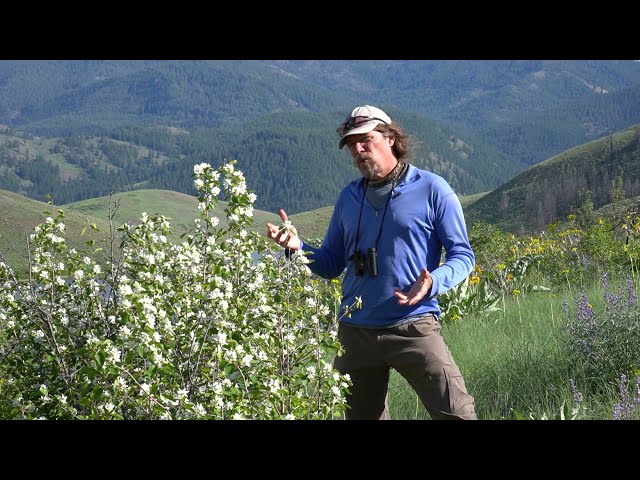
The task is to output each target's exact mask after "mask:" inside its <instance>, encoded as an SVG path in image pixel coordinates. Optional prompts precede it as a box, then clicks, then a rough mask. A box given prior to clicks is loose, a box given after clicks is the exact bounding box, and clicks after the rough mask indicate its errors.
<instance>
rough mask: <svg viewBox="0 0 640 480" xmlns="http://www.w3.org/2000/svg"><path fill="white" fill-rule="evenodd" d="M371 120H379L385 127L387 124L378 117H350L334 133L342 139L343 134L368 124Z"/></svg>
mask: <svg viewBox="0 0 640 480" xmlns="http://www.w3.org/2000/svg"><path fill="white" fill-rule="evenodd" d="M371 120H379V121H381V122H382V123H384V124H385V125H386V124H387V122H385V121H384V120H382V119H381V118H378V117H350V118H349V119H348V120H347V121H346V122H343V123H341V124H340V125H338V128H336V132H338V135H340V136H341V137H343V136H344V134H345V133H347V132H348V131H349V130H352V129H354V128H356V127H359V126H360V125H362V124H364V123H367V122H370V121H371Z"/></svg>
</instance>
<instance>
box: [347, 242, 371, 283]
mask: <svg viewBox="0 0 640 480" xmlns="http://www.w3.org/2000/svg"><path fill="white" fill-rule="evenodd" d="M377 254H378V253H377V252H376V249H375V248H373V247H372V248H369V249H368V250H367V254H366V255H365V254H364V253H362V252H361V251H360V249H359V248H358V249H356V251H355V252H353V255H351V256H350V257H349V260H352V261H353V266H354V267H355V270H356V276H358V277H361V276H362V275H364V272H365V271H366V272H367V273H368V274H369V276H371V277H377V276H378V262H377V259H376V257H377Z"/></svg>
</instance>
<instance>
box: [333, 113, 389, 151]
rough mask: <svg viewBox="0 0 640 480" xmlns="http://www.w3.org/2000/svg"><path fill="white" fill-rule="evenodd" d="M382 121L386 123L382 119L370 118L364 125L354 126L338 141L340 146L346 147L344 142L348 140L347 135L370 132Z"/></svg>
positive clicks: (340, 147)
mask: <svg viewBox="0 0 640 480" xmlns="http://www.w3.org/2000/svg"><path fill="white" fill-rule="evenodd" d="M381 123H384V122H383V121H381V120H369V121H368V122H366V123H363V124H362V125H358V126H357V127H356V128H352V129H351V130H349V131H348V132H347V133H345V134H344V135H343V136H342V138H340V142H339V143H338V148H339V149H342V147H344V144H345V142H346V141H347V137H348V136H349V135H358V134H359V133H368V132H370V131H371V130H373V129H374V128H376V127H377V126H378V125H380V124H381Z"/></svg>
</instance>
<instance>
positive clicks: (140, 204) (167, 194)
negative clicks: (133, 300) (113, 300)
mask: <svg viewBox="0 0 640 480" xmlns="http://www.w3.org/2000/svg"><path fill="white" fill-rule="evenodd" d="M111 201H112V202H113V206H115V202H119V206H118V209H117V210H116V213H115V215H114V217H113V225H114V227H119V226H120V225H122V224H125V223H134V224H135V223H137V222H138V221H139V219H140V217H141V215H142V212H147V214H148V215H150V216H152V215H160V214H162V215H165V216H166V217H169V223H170V224H171V228H172V230H173V234H172V235H171V238H170V240H171V241H173V242H180V241H181V239H180V236H181V235H182V234H183V233H186V232H189V231H192V228H193V220H194V219H195V218H198V207H197V205H198V201H197V199H196V198H195V197H193V196H189V195H185V194H182V193H178V192H172V191H162V190H136V191H133V192H124V193H119V194H114V195H113V196H112V198H111ZM226 205H227V203H226V202H224V201H220V202H219V203H218V206H217V207H216V212H217V213H216V214H217V215H218V217H219V218H220V223H221V224H222V225H225V224H226V217H225V214H224V209H225V207H226ZM58 209H60V210H63V211H64V214H65V219H64V223H65V226H66V229H65V232H64V237H65V238H66V239H67V242H68V244H69V245H70V246H71V247H74V248H76V249H78V250H81V251H87V252H91V249H90V248H88V247H87V245H86V242H87V241H88V240H90V239H94V240H95V242H96V244H95V246H94V247H93V248H96V247H102V248H103V249H105V250H106V249H107V247H108V234H109V222H108V218H109V197H108V196H107V197H100V198H94V199H90V200H84V201H80V202H75V203H70V204H67V205H59V206H55V205H49V204H47V203H44V202H39V201H37V200H32V199H30V198H27V197H24V196H22V195H18V194H16V193H13V192H8V191H5V190H0V254H2V256H3V257H4V258H5V260H6V262H7V263H8V264H9V265H10V266H11V267H12V268H14V269H16V270H19V271H24V270H25V269H26V266H27V259H26V253H27V244H26V238H27V236H28V235H29V234H31V233H33V228H34V227H35V226H36V225H38V224H40V223H42V222H44V221H45V219H46V217H47V216H51V217H55V216H56V215H57V211H58ZM45 211H48V212H50V213H49V214H45V213H43V212H45ZM268 221H270V222H273V223H276V224H277V223H279V222H280V217H279V216H278V215H277V214H275V213H269V212H263V211H261V210H254V216H253V229H254V230H255V231H257V232H260V233H265V232H266V226H265V224H266V222H268ZM89 223H95V224H96V225H97V226H98V229H99V231H98V232H96V231H94V230H92V229H90V228H87V230H86V232H85V235H84V236H83V235H81V232H82V230H83V229H84V228H85V227H87V226H88V224H89ZM117 235H119V233H118V234H117ZM100 258H102V259H105V258H106V256H105V254H104V253H103V254H101V256H100Z"/></svg>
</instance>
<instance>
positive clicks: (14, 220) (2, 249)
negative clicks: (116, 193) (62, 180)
mask: <svg viewBox="0 0 640 480" xmlns="http://www.w3.org/2000/svg"><path fill="white" fill-rule="evenodd" d="M58 208H60V207H55V206H52V205H49V204H47V203H44V202H39V201H37V200H32V199H30V198H27V197H24V196H22V195H18V194H16V193H12V192H8V191H5V190H0V254H1V255H2V256H3V258H4V259H5V261H6V263H7V264H8V265H9V266H11V267H12V268H13V269H14V270H16V271H19V272H24V271H25V270H26V266H27V238H28V236H29V235H30V234H31V233H33V228H34V227H35V226H36V225H38V224H40V223H43V222H44V221H45V220H46V218H47V217H49V216H50V217H55V216H56V215H57V210H58ZM62 210H64V212H65V226H66V230H65V233H64V237H65V238H66V239H67V240H68V245H69V246H70V247H74V248H76V249H77V250H79V251H82V250H88V247H87V245H86V242H87V241H89V240H90V239H95V240H96V241H97V242H98V243H102V242H106V239H107V235H108V232H109V225H108V222H107V221H106V220H104V219H101V218H95V217H93V216H85V215H81V214H78V213H75V212H71V211H67V210H66V209H65V208H62ZM46 212H49V213H46ZM88 222H91V223H95V224H96V226H97V227H98V228H99V230H100V231H99V232H95V231H93V230H92V229H90V228H88V229H87V232H86V233H85V235H81V232H82V230H83V229H84V228H85V227H87V225H88Z"/></svg>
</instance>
